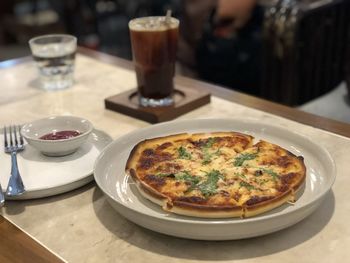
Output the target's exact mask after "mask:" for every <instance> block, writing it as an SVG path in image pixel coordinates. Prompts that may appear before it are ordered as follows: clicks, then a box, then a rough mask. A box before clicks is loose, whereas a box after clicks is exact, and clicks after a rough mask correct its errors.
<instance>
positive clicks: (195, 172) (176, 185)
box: [126, 132, 306, 218]
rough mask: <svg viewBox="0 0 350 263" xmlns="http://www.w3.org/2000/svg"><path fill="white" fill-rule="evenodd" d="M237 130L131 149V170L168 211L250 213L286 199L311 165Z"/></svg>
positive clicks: (216, 215)
mask: <svg viewBox="0 0 350 263" xmlns="http://www.w3.org/2000/svg"><path fill="white" fill-rule="evenodd" d="M253 139H254V138H253V137H252V136H250V135H246V134H242V133H237V132H215V133H197V134H176V135H169V136H165V137H159V138H153V139H147V140H144V141H142V142H140V143H138V144H137V145H135V147H134V148H133V149H132V151H131V153H130V156H129V158H128V161H127V164H126V172H127V174H129V175H130V176H131V177H132V178H133V180H134V181H135V182H136V185H137V188H138V190H139V191H140V193H141V194H142V195H143V196H144V197H145V198H147V199H149V200H150V201H152V202H154V203H157V204H159V205H160V206H162V208H163V209H164V210H166V211H169V212H173V213H177V214H181V215H187V216H195V217H207V218H229V217H251V216H255V215H258V214H261V213H264V212H266V211H269V210H271V209H273V208H275V207H278V206H281V205H282V204H284V203H286V202H294V201H295V192H296V191H297V190H298V189H299V188H300V186H301V185H302V184H303V182H304V181H305V174H306V168H305V165H304V162H303V158H302V157H297V156H295V155H294V154H292V153H290V152H289V151H287V150H285V149H283V148H281V147H280V146H278V145H274V144H271V143H269V142H265V141H260V142H258V143H256V144H254V145H253Z"/></svg>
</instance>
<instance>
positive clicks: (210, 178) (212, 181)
mask: <svg viewBox="0 0 350 263" xmlns="http://www.w3.org/2000/svg"><path fill="white" fill-rule="evenodd" d="M206 176H207V180H206V181H204V182H202V183H200V184H199V185H197V188H198V189H199V190H200V191H201V192H202V194H203V195H204V196H205V197H208V196H210V195H213V194H215V193H216V192H217V187H218V186H217V183H218V181H219V179H220V178H221V177H222V175H221V173H220V172H219V171H218V170H212V171H210V172H209V173H207V174H206Z"/></svg>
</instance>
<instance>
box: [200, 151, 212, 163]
mask: <svg viewBox="0 0 350 263" xmlns="http://www.w3.org/2000/svg"><path fill="white" fill-rule="evenodd" d="M211 157H212V154H210V153H209V152H208V150H205V151H204V156H203V161H202V164H208V163H210V162H211Z"/></svg>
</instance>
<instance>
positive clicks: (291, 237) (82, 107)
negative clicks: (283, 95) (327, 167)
mask: <svg viewBox="0 0 350 263" xmlns="http://www.w3.org/2000/svg"><path fill="white" fill-rule="evenodd" d="M36 76H37V72H36V68H35V66H34V64H32V63H25V64H21V65H17V66H15V67H13V68H10V69H0V83H1V87H0V90H1V95H0V113H1V115H0V125H1V126H2V125H4V124H9V123H14V122H17V123H24V122H27V121H31V120H34V119H38V118H41V117H46V116H49V115H61V114H71V115H77V116H82V117H86V118H88V119H89V120H91V121H92V122H93V124H94V125H95V127H96V128H98V129H101V130H104V131H105V132H107V133H108V134H110V135H111V136H112V137H113V138H117V137H118V136H120V135H123V134H126V133H128V132H130V131H133V130H136V129H140V128H142V127H146V126H148V125H150V124H148V123H146V122H143V121H140V120H136V119H133V118H130V117H128V116H125V115H122V114H119V113H115V112H112V111H108V110H105V109H104V104H103V100H104V98H106V97H108V96H110V95H114V94H117V93H119V92H122V91H125V90H128V89H130V88H133V87H134V86H135V83H136V80H135V76H134V73H133V72H131V71H129V70H125V69H122V68H118V67H115V66H112V65H107V64H103V63H101V62H98V61H96V60H94V59H91V58H88V57H86V56H82V55H78V57H77V67H76V74H75V78H76V83H75V85H74V86H73V87H71V88H69V89H66V90H63V91H59V92H45V91H42V90H40V89H39V88H38V87H37V85H38V83H37V80H36ZM242 116H244V117H249V118H256V119H259V120H260V121H265V122H266V123H273V124H275V125H280V126H283V127H284V128H287V129H290V130H296V131H298V132H299V133H300V134H303V135H306V136H308V137H309V138H311V139H312V140H315V141H317V142H318V143H319V144H321V145H322V146H324V147H325V148H326V149H328V150H329V152H330V153H331V155H332V156H333V158H334V159H335V161H336V164H337V170H338V172H337V179H336V182H335V184H334V186H333V190H332V191H331V192H330V193H329V194H328V196H327V197H326V199H325V201H324V202H323V204H322V205H321V206H320V207H319V208H318V209H317V210H316V212H314V213H313V214H312V215H311V216H309V217H308V218H306V219H305V220H303V221H302V222H300V223H298V224H296V225H294V226H292V227H290V228H288V229H285V230H282V231H279V232H276V233H273V234H269V235H266V236H262V237H257V238H251V239H247V240H238V241H222V242H209V241H193V240H186V239H180V238H174V237H170V236H165V235H162V234H159V233H156V232H152V231H150V230H147V229H144V228H142V227H139V226H137V225H135V224H133V223H131V222H129V221H128V220H126V219H125V218H124V217H123V216H122V215H120V214H118V213H117V212H116V211H115V210H113V208H112V207H111V206H110V205H109V204H108V203H107V201H106V199H105V197H104V196H103V193H102V192H101V191H100V190H99V189H98V188H97V187H96V185H95V184H94V183H90V184H88V185H86V186H84V187H82V188H80V189H77V190H75V191H72V192H69V193H66V194H62V195H58V196H54V197H48V198H42V199H38V200H27V201H8V202H7V203H6V206H5V207H3V208H2V210H1V213H2V214H3V215H4V216H5V217H6V218H7V219H9V220H10V221H11V222H13V223H14V224H16V225H17V226H19V227H20V228H21V229H23V230H24V231H25V232H27V233H28V234H29V235H31V236H33V237H34V238H35V239H37V240H38V241H39V242H41V243H42V244H44V245H45V246H46V247H48V248H49V249H50V250H52V251H54V252H55V253H57V254H58V255H59V256H60V257H62V258H64V259H65V260H67V261H68V262H159V263H163V262H164V263H165V262H166V263H173V262H174V263H175V262H198V261H204V262H287V263H288V262H340V261H344V260H346V259H347V258H348V256H350V251H349V249H348V248H349V247H350V224H349V222H350V205H349V202H348V200H350V194H349V185H350V176H349V173H348V167H349V156H350V139H348V138H345V137H341V136H338V135H335V134H332V133H329V132H325V131H322V130H319V129H315V128H313V127H310V126H306V125H303V124H299V123H297V122H294V121H290V120H287V119H284V118H281V117H278V116H274V115H271V114H268V113H264V112H261V111H258V110H254V109H251V108H247V107H245V106H241V105H239V104H236V103H231V102H228V101H225V100H222V99H219V98H216V97H213V98H212V103H211V104H209V105H206V106H203V107H201V108H199V109H197V110H194V111H193V112H190V113H188V114H186V115H184V116H181V117H180V118H179V119H196V118H219V117H220V118H235V117H242ZM15 120H16V121H15ZM2 172H3V171H2Z"/></svg>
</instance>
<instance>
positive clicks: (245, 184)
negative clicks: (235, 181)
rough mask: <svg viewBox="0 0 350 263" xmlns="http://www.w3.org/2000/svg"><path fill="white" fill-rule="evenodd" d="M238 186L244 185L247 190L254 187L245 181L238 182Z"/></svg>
mask: <svg viewBox="0 0 350 263" xmlns="http://www.w3.org/2000/svg"><path fill="white" fill-rule="evenodd" d="M239 185H240V187H245V188H247V189H248V190H253V189H255V187H254V186H252V185H251V184H249V183H247V182H240V183H239Z"/></svg>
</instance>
